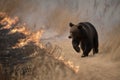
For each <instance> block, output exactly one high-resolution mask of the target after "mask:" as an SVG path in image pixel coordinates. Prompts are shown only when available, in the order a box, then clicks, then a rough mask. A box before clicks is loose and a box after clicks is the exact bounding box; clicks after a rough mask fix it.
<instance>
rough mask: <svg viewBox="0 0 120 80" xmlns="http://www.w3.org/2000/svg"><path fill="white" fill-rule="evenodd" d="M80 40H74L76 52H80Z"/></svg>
mask: <svg viewBox="0 0 120 80" xmlns="http://www.w3.org/2000/svg"><path fill="white" fill-rule="evenodd" d="M79 43H80V42H79V41H77V40H72V45H73V48H74V49H75V51H76V52H78V53H79V52H80V47H79Z"/></svg>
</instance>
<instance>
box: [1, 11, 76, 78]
mask: <svg viewBox="0 0 120 80" xmlns="http://www.w3.org/2000/svg"><path fill="white" fill-rule="evenodd" d="M7 19H8V20H7ZM9 19H11V18H10V17H8V16H7V15H6V13H0V79H1V80H34V79H35V80H48V79H49V80H54V79H56V78H58V76H55V75H56V74H60V73H62V74H61V75H60V76H61V77H64V78H65V75H66V74H67V72H65V70H68V71H70V72H72V73H73V72H74V71H72V69H70V68H69V67H67V66H65V64H64V63H63V62H61V61H59V60H57V59H56V58H58V57H60V53H61V49H60V47H58V46H55V47H53V46H52V45H51V43H48V44H46V45H44V46H46V47H47V48H46V49H45V48H42V47H40V46H39V45H40V44H41V43H39V44H36V42H34V41H32V40H30V41H28V42H27V43H26V44H25V41H27V39H29V37H30V36H31V34H33V33H32V32H30V31H28V33H29V34H30V35H28V34H26V33H25V32H24V31H23V32H24V33H23V32H21V31H19V29H21V28H23V27H25V26H23V25H22V24H21V23H19V20H16V19H15V20H13V22H11V23H10V22H9ZM14 30H17V31H14ZM26 32H27V30H26ZM33 35H35V34H33ZM21 40H22V41H24V45H22V46H21V43H22V42H21ZM48 53H49V54H48ZM54 54H55V55H54ZM52 55H53V56H52ZM55 57H56V58H55ZM65 79H66V78H65Z"/></svg>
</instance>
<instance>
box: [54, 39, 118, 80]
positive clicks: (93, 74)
mask: <svg viewBox="0 0 120 80" xmlns="http://www.w3.org/2000/svg"><path fill="white" fill-rule="evenodd" d="M54 42H55V44H57V45H59V46H60V47H62V56H64V58H65V59H67V60H70V61H72V62H73V63H74V65H78V66H79V67H80V68H79V72H78V73H77V74H76V75H73V76H72V77H74V78H75V79H74V80H120V69H119V67H120V64H119V62H116V61H113V60H110V59H108V56H106V55H105V54H104V53H105V52H102V51H100V52H99V53H98V54H96V55H94V56H93V54H92V51H91V53H90V55H89V57H86V58H81V57H80V56H81V55H82V51H81V53H76V52H75V51H74V50H73V48H72V45H71V41H70V40H62V41H57V40H56V41H54Z"/></svg>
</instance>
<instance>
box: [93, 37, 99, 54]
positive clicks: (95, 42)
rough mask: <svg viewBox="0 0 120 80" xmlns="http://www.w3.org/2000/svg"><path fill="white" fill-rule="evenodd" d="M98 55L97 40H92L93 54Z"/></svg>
mask: <svg viewBox="0 0 120 80" xmlns="http://www.w3.org/2000/svg"><path fill="white" fill-rule="evenodd" d="M96 53H98V38H94V42H93V54H96Z"/></svg>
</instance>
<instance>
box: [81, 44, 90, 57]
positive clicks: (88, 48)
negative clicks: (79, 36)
mask: <svg viewBox="0 0 120 80" xmlns="http://www.w3.org/2000/svg"><path fill="white" fill-rule="evenodd" d="M91 49H92V48H91V47H90V46H87V45H85V49H84V51H83V55H82V56H81V57H87V56H88V54H89V52H90V51H91Z"/></svg>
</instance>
